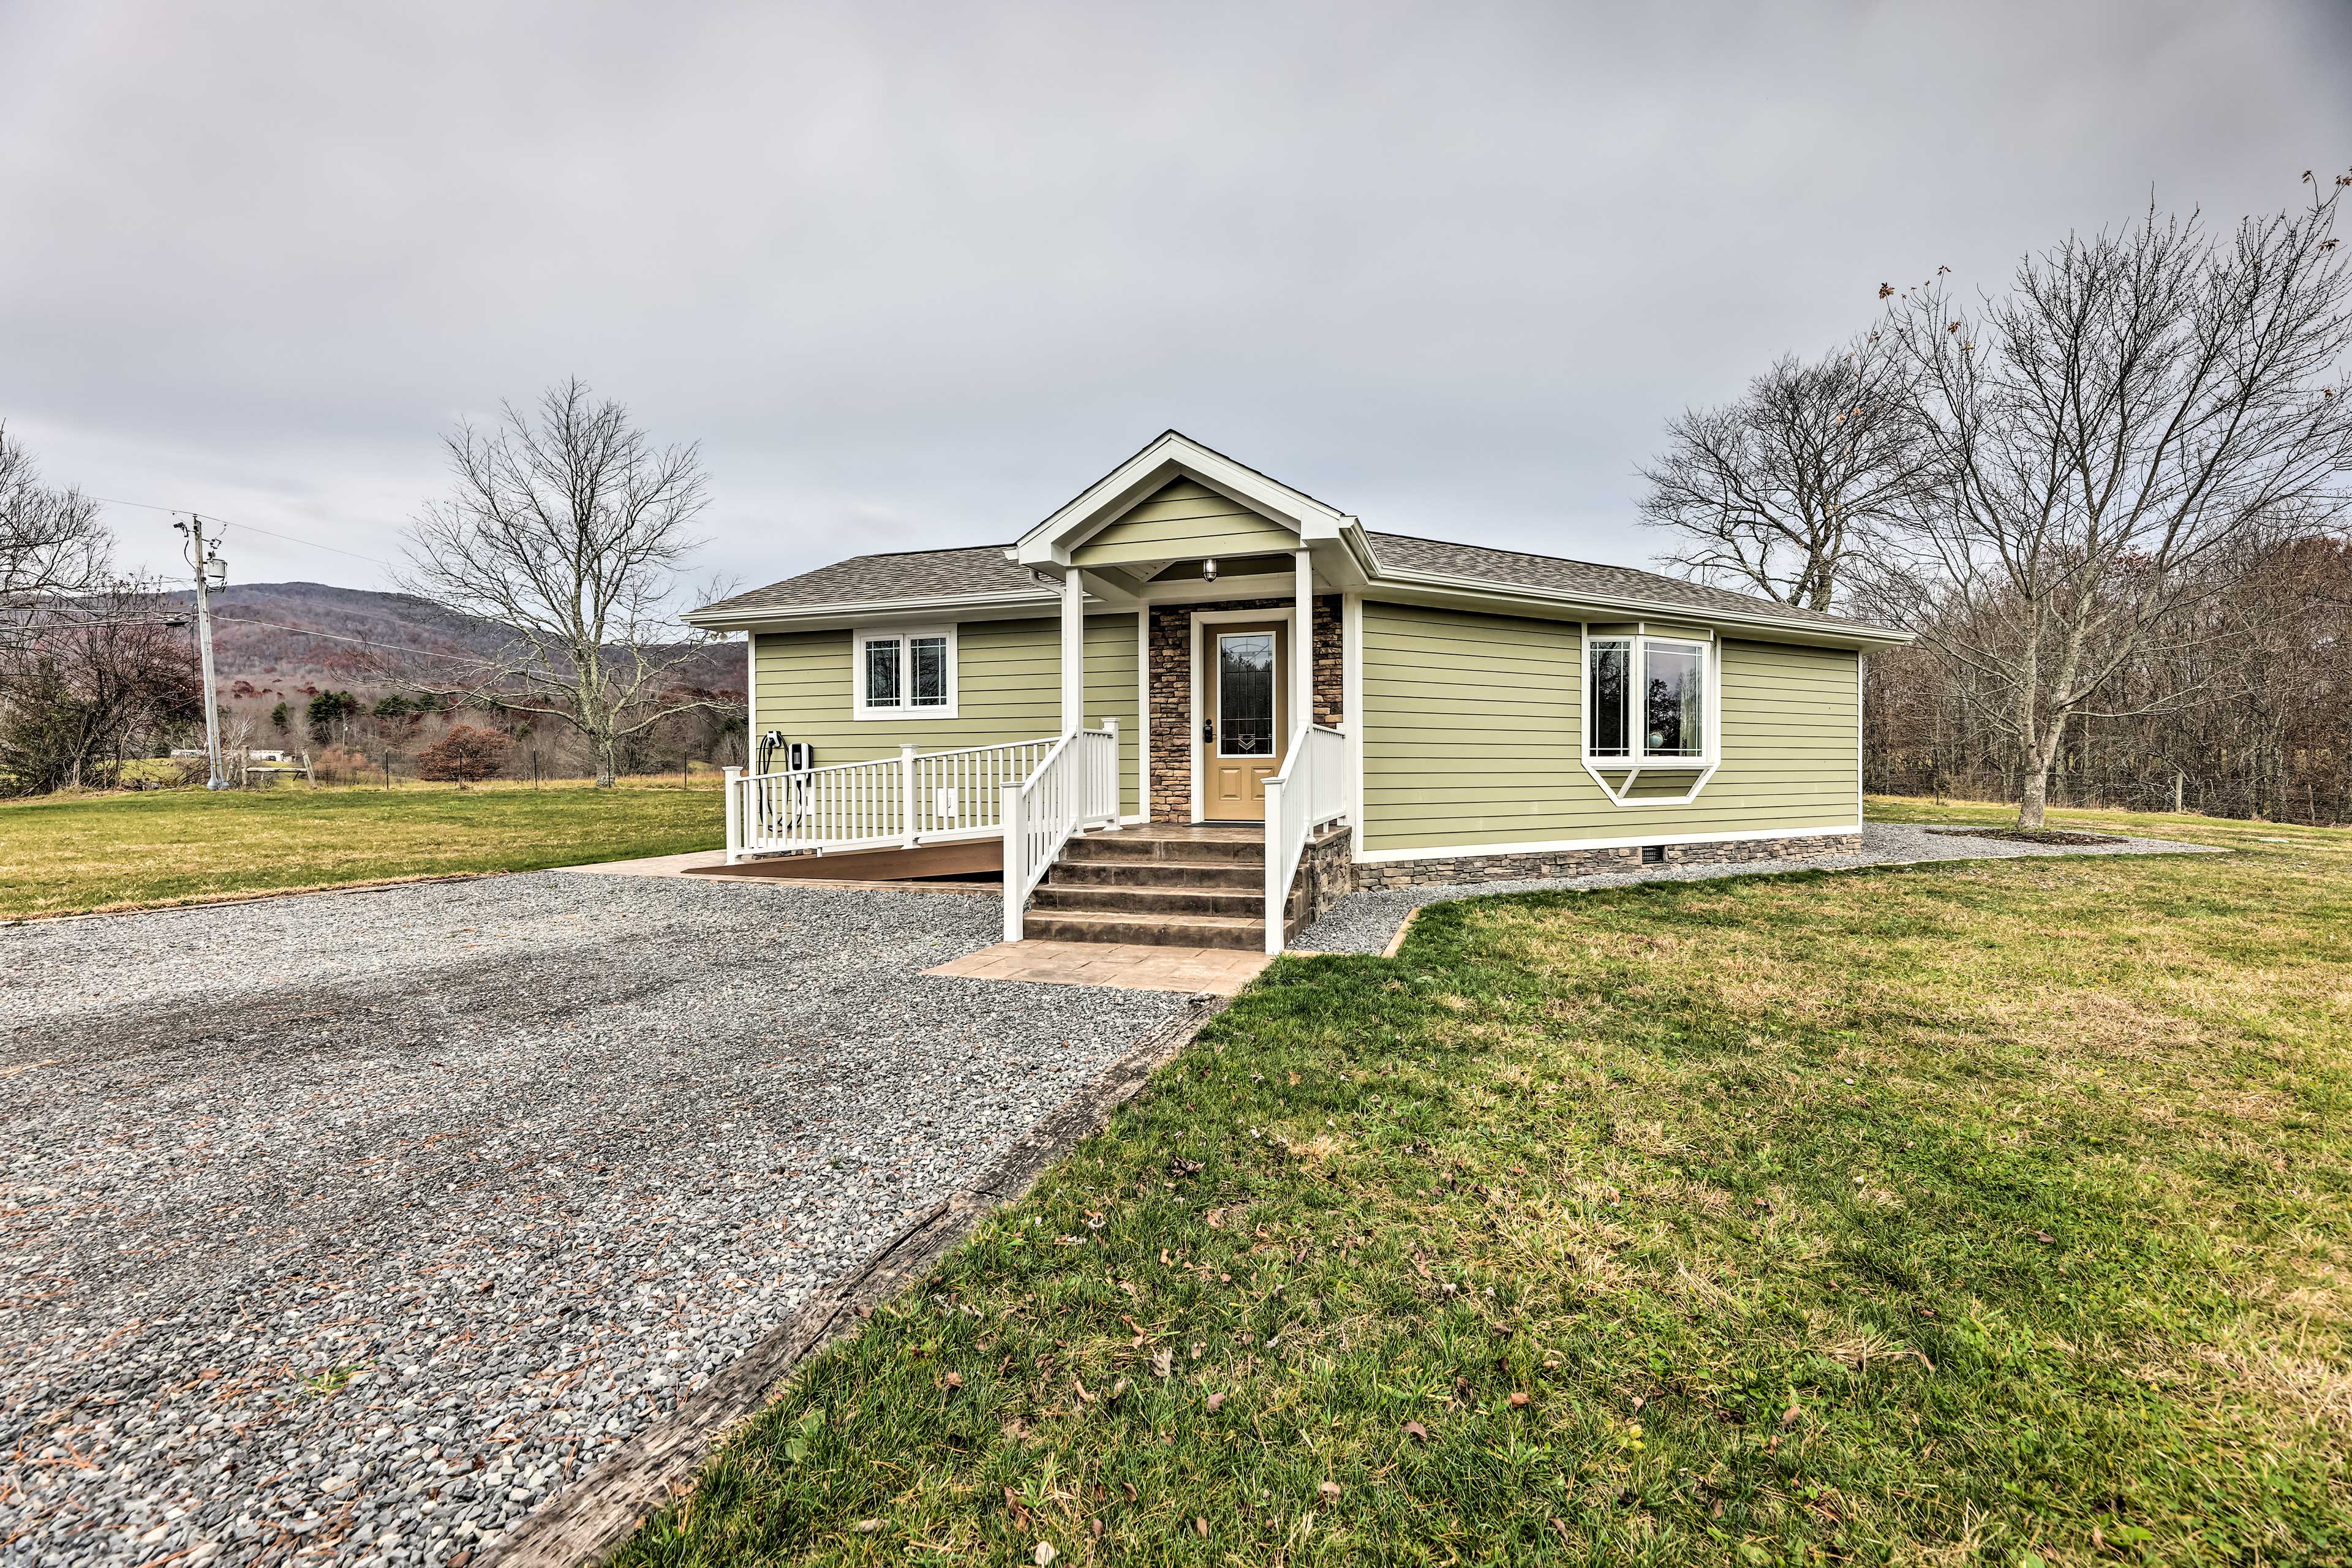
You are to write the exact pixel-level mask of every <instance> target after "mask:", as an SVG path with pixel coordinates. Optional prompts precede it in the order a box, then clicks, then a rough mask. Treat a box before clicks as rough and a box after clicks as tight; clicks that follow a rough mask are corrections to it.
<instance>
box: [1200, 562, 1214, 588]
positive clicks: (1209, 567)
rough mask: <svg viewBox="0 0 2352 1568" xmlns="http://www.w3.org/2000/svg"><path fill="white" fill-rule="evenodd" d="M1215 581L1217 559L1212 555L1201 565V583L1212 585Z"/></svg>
mask: <svg viewBox="0 0 2352 1568" xmlns="http://www.w3.org/2000/svg"><path fill="white" fill-rule="evenodd" d="M1216 580H1217V558H1216V557H1215V556H1213V555H1212V556H1210V557H1209V558H1208V559H1207V560H1206V561H1203V562H1202V563H1201V581H1202V582H1203V583H1213V582H1215V581H1216Z"/></svg>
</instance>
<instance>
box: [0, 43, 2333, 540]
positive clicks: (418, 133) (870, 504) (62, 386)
mask: <svg viewBox="0 0 2352 1568" xmlns="http://www.w3.org/2000/svg"><path fill="white" fill-rule="evenodd" d="M1650 9H1654V10H1655V11H1657V12H1659V13H1662V15H1651V14H1649V9H1645V8H1638V7H1625V6H1591V7H1573V8H1571V7H1562V6H1557V5H1525V6H1477V5H1447V6H1417V7H1416V6H1380V5H1331V6H1267V5H1234V6H1218V5H1185V6H1151V7H1140V6H1136V7H1107V6H1102V5H1038V6H960V5H955V6H951V5H940V6H914V5H841V6H792V7H770V6H742V7H736V8H721V7H659V6H652V5H638V6H622V5H593V4H575V5H562V6H495V5H446V6H431V5H399V6H373V7H362V6H347V7H300V8H293V7H283V6H253V7H247V8H239V7H235V6H203V7H191V6H177V5H163V4H156V5H105V4H89V5H74V6H55V5H13V6H0V415H5V416H6V417H7V419H8V420H9V422H10V424H11V426H12V428H13V429H15V430H16V432H17V433H18V434H20V435H22V436H24V437H26V438H27V439H29V440H31V441H33V442H34V443H35V444H36V445H37V447H39V449H40V451H41V453H42V455H43V458H44V461H45V465H46V467H47V471H48V473H49V474H50V476H51V477H52V478H53V479H72V480H76V481H79V482H80V483H82V484H83V485H84V486H85V487H86V488H88V489H91V490H93V491H96V492H97V493H99V494H101V495H110V496H111V495H119V496H124V497H127V498H129V499H133V500H159V501H163V502H165V503H168V504H173V505H196V506H205V507H208V508H212V509H214V510H218V511H220V512H221V513H223V514H225V515H227V516H229V517H231V518H243V519H246V520H247V521H252V522H254V523H257V524H258V525H261V526H264V527H269V528H274V529H277V530H279V531H284V532H288V533H294V534H300V535H303V536H305V537H309V538H312V539H316V540H319V541H321V542H328V543H334V544H339V545H341V546H343V547H344V548H347V549H350V550H352V551H356V552H361V553H362V554H368V555H382V554H386V553H389V552H390V550H391V548H392V543H393V541H394V536H395V534H396V532H397V529H398V526H399V523H400V521H401V519H402V518H403V517H404V515H405V513H406V512H407V511H408V510H410V509H411V508H413V507H414V505H415V502H416V500H418V499H419V498H421V497H423V496H425V495H426V494H429V493H431V492H433V491H434V490H436V489H437V488H438V487H439V484H440V482H441V480H440V469H439V458H438V453H437V450H436V445H435V437H436V434H437V433H438V432H439V431H440V430H442V429H444V428H446V427H447V426H449V425H450V424H451V423H452V422H453V421H454V420H456V419H457V418H458V417H460V416H467V415H473V416H481V415H483V414H486V413H487V412H488V411H489V410H491V409H493V408H494V407H495V405H496V404H497V403H498V401H499V399H500V398H501V397H513V398H517V399H521V398H527V397H529V396H530V395H532V394H533V393H535V392H536V390H537V389H538V388H539V387H541V385H543V384H546V383H547V382H549V381H551V380H552V379H554V378H556V377H558V376H561V375H563V374H572V373H575V372H576V373H578V374H582V375H583V376H586V377H587V378H588V379H589V380H591V381H592V382H593V384H596V385H597V386H598V387H599V388H600V389H601V390H603V391H605V392H607V393H610V394H612V395H615V396H619V397H621V398H623V399H624V400H625V401H627V402H628V403H629V404H630V405H632V406H633V407H634V408H635V410H636V411H637V412H638V414H639V415H640V416H641V417H642V418H643V419H644V420H645V421H646V423H647V424H648V425H649V426H651V427H652V428H653V429H654V430H655V431H656V433H657V434H659V435H661V436H663V437H667V438H673V439H687V438H699V439H701V440H702V441H703V442H704V446H705V449H706V452H707V454H708V458H709V464H710V467H711V469H712V473H713V478H714V481H715V489H716V493H717V496H718V501H717V504H716V505H715V506H714V508H713V510H712V512H711V514H710V517H709V532H710V533H711V535H712V538H713V544H712V548H711V552H710V554H711V559H712V563H713V564H715V565H722V566H725V567H728V568H730V569H732V570H734V571H736V572H739V573H740V574H743V575H745V576H747V577H750V578H752V579H755V580H762V581H764V580H767V579H769V578H772V577H776V576H781V575H783V574H786V573H788V572H791V571H795V570H799V569H801V568H803V567H805V566H808V565H812V564H814V563H819V562H822V561H824V560H827V559H832V558H835V557H837V556H839V555H842V554H845V553H848V552H852V551H854V550H857V549H866V548H905V547H908V546H915V545H922V544H931V543H940V544H949V543H969V542H976V541H983V540H990V539H997V538H1003V537H1006V536H1009V535H1010V534H1011V533H1013V532H1014V531H1017V530H1018V529H1019V528H1020V527H1022V526H1024V524H1026V523H1027V522H1029V521H1034V519H1035V518H1036V517H1037V516H1039V515H1041V514H1042V513H1043V512H1044V511H1045V510H1047V509H1049V508H1050V507H1052V506H1053V505H1055V503H1057V502H1058V501H1059V500H1063V499H1065V498H1066V496H1067V495H1068V494H1069V493H1070V492H1072V491H1073V490H1075V489H1076V488H1077V487H1078V486H1079V484H1081V483H1083V482H1084V481H1085V480H1086V479H1089V478H1091V477H1093V475H1095V474H1096V473H1097V472H1099V471H1100V470H1101V469H1103V468H1106V467H1108V465H1109V464H1110V463H1111V462H1112V461H1114V460H1116V459H1117V458H1119V457H1121V456H1123V455H1124V454H1125V453H1126V452H1128V451H1129V450H1130V449H1132V448H1133V447H1135V446H1137V445H1138V444H1139V443H1140V442H1141V441H1142V440H1144V439H1145V438H1147V437H1150V435H1152V434H1153V433H1155V432H1157V431H1158V430H1160V429H1161V428H1163V427H1165V426H1171V425H1172V426H1179V427H1181V428H1183V429H1186V430H1188V431H1190V432H1192V434H1194V435H1197V436H1199V437H1202V439H1204V440H1207V441H1209V442H1211V443H1212V444H1213V445H1216V446H1218V447H1223V448H1224V449H1226V450H1229V451H1232V452H1234V454H1235V455H1237V456H1239V457H1242V458H1244V459H1245V460H1248V461H1250V462H1253V463H1255V464H1257V465H1259V466H1261V467H1264V468H1268V469H1269V470H1271V471H1272V472H1275V473H1276V474H1277V475H1280V476H1281V477H1283V478H1286V479H1292V480H1294V481H1295V482H1297V483H1299V484H1300V485H1302V486H1303V487H1304V488H1306V489H1309V490H1312V491H1314V492H1315V493H1317V494H1319V495H1326V496H1328V497H1329V498H1331V499H1332V500H1335V501H1338V502H1339V503H1340V504H1343V505H1345V506H1348V507H1349V508H1350V509H1351V510H1356V511H1357V512H1359V513H1360V514H1361V515H1362V516H1363V517H1364V518H1365V520H1366V521H1367V523H1368V524H1370V526H1373V527H1376V528H1381V529H1384V530H1389V531H1401V532H1419V533H1427V534H1433V535H1438V536H1442V537H1446V538H1453V539H1458V540H1464V541H1467V542H1479V543H1491V544H1497V545H1505V546H1513V547H1517V548H1523V549H1534V550H1542V551H1550V552H1560V553H1568V554H1575V555H1582V556H1587V557H1591V558H1595V559H1601V560H1607V561H1615V562H1622V563H1638V562H1639V561H1641V560H1642V559H1643V556H1644V555H1645V554H1646V552H1647V549H1648V545H1647V542H1646V541H1645V540H1644V539H1643V538H1642V537H1641V535H1640V532H1639V531H1638V530H1636V529H1635V528H1633V525H1632V523H1631V504H1630V503H1631V500H1632V498H1633V493H1634V480H1633V466H1634V464H1635V463H1637V462H1639V461H1640V460H1641V459H1642V458H1644V457H1646V456H1647V455H1648V454H1649V453H1650V451H1651V450H1652V448H1653V447H1654V442H1655V439H1656V436H1657V432H1658V429H1659V427H1660V426H1661V424H1662V422H1663V421H1664V418H1665V417H1666V416H1668V415H1669V414H1670V413H1671V412H1673V411H1674V410H1675V409H1676V408H1678V407H1680V406H1681V405H1684V404H1686V403H1690V402H1705V401H1711V400H1715V399H1718V398H1721V397H1723V396H1725V395H1727V394H1728V393H1730V392H1731V391H1733V390H1734V389H1735V388H1736V387H1737V386H1738V384H1739V383H1740V382H1741V381H1742V380H1743V379H1744V378H1745V377H1746V376H1747V375H1748V374H1752V373H1753V371H1754V370H1756V369H1757V368H1759V366H1760V365H1761V364H1762V363H1764V362H1765V361H1767V360H1769V358H1770V356H1771V355H1773V354H1774V353H1779V352H1780V351H1782V350H1784V349H1795V350H1800V351H1811V350H1815V349H1818V348H1821V347H1823V346H1826V345H1827V344H1828V343H1830V342H1833V341H1835V340H1836V339H1837V338H1839V337H1841V336H1843V334H1845V333H1847V332H1849V331H1853V330H1854V329H1855V328H1857V327H1859V326H1862V325H1864V323H1866V321H1868V320H1869V319H1870V317H1871V315H1872V313H1873V310H1874V300H1873V299H1872V290H1873V289H1874V288H1875V286H1876V285H1877V283H1878V282H1879V281H1880V280H1881V279H1895V280H1896V281H1898V282H1899V281H1903V280H1906V279H1913V278H1916V277H1918V276H1923V275H1924V274H1925V273H1926V272H1927V270H1929V269H1932V268H1934V267H1935V266H1936V265H1937V264H1948V265H1950V266H1952V267H1953V268H1956V270H1957V271H1958V274H1959V275H1960V277H1961V278H1962V279H1964V280H1966V281H1967V282H1969V283H1972V284H1973V283H1981V284H1984V285H1987V286H1994V285H1997V284H1998V283H1999V281H2000V279H2001V278H2002V277H2003V276H2004V275H2005V273H2006V271H2007V269H2008V268H2009V266H2010V265H2011V263H2012V262H2013V260H2014V258H2016V257H2017V255H2018V254H2019V253H2020V252H2021V251H2023V250H2025V249H2027V248H2029V247H2037V246H2041V245H2045V244H2048V243H2050V242H2051V241H2053V240H2055V239H2056V238H2058V237H2061V236H2062V235H2063V233H2064V232H2065V231H2066V230H2067V228H2069V227H2070V226H2096V225H2098V224H2101V223H2106V222H2113V221H2116V220H2118V219H2120V218H2123V217H2125V216H2128V215H2129V214H2130V213H2131V212H2132V211H2133V210H2134V208H2135V207H2136V206H2137V205H2139V204H2141V203H2144V202H2145V201H2147V199H2148V196H2149V194H2150V192H2151V190H2153V191H2154V193H2155V194H2156V195H2157V196H2158V199H2160V200H2162V201H2164V202H2166V203H2167V204H2168V205H2189V204H2191V203H2201V204H2203V205H2205V206H2206V207H2207V209H2208V210H2209V211H2210V212H2213V213H2215V214H2217V215H2221V216H2224V217H2228V216H2234V215H2236V214H2237V213H2239V212H2242V211H2247V210H2256V209H2261V208H2273V209H2274V208H2276V207H2278V206H2281V205H2284V204H2286V203H2288V202H2292V201H2294V200H2295V199H2297V198H2298V197H2299V196H2300V195H2301V188H2300V187H2299V186H2298V185H2297V184H2295V176H2296V175H2297V174H2299V173H2300V172H2301V171H2302V170H2303V169H2304V168H2305V167H2310V166H2318V167H2323V168H2326V167H2336V166H2341V165H2343V164H2344V163H2347V162H2352V98H2347V94H2345V93H2344V92H2343V90H2342V87H2341V83H2342V81H2343V80H2344V79H2346V76H2347V66H2352V47H2347V46H2352V23H2347V13H2346V12H2345V11H2344V10H2342V9H2341V8H2338V7H2335V6H2328V5H2315V6H2311V7H2307V8H2297V7H2292V6H2243V7H2215V6H2208V5H2187V4H2172V5H2163V4H2135V3H2130V0H2123V3H2117V4H2109V5H2070V6H2065V7H2053V6H2048V5H2013V6H2002V5H1974V6H1966V7H1952V6H1946V7H1938V8H1928V7H1913V6H1897V5H1820V6H1815V7H1811V8H1796V7H1770V8H1759V7H1753V6H1747V5H1718V6H1709V7H1659V8H1650ZM116 521H117V522H118V525H119V526H121V528H122V530H123V531H124V533H125V535H126V537H127V538H131V540H132V541H133V542H134V544H140V542H142V541H144V540H145V539H146V538H147V537H148V536H149V535H152V534H154V533H156V532H157V531H159V530H158V527H157V525H156V524H155V522H154V521H152V519H150V518H147V517H144V516H142V514H137V513H132V512H123V513H120V514H118V515H117V518H116ZM142 531H143V532H142ZM232 543H233V545H234V546H235V549H236V560H237V562H238V569H239V573H240V575H241V576H243V577H245V578H247V580H250V579H253V578H256V577H284V576H294V575H301V576H311V577H320V578H325V579H327V580H330V581H336V582H346V583H352V584H362V585H366V584H372V583H373V582H375V581H376V580H377V574H375V573H374V570H373V568H372V567H370V566H369V565H368V564H367V563H364V562H360V561H354V560H351V559H348V558H342V557H336V556H331V555H325V554H320V553H316V552H304V551H300V550H297V549H294V548H291V547H281V546H278V545H277V544H275V543H272V542H268V541H267V540H264V539H262V538H260V537H258V536H253V535H247V536H237V535H234V534H233V535H232ZM141 547H143V545H142V546H141ZM154 553H155V555H156V557H157V559H159V560H161V559H163V558H164V552H163V551H162V549H161V548H160V545H159V546H158V547H157V548H156V550H155V552H154Z"/></svg>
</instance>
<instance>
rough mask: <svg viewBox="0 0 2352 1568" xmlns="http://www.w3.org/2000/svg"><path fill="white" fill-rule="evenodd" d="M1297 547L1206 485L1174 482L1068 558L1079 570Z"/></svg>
mask: <svg viewBox="0 0 2352 1568" xmlns="http://www.w3.org/2000/svg"><path fill="white" fill-rule="evenodd" d="M1297 548H1298V535H1297V534H1296V533H1294V532H1292V531H1290V530H1289V529H1287V528H1285V527H1283V526H1282V525H1281V524H1280V523H1278V522H1276V521H1272V520H1271V519H1268V518H1265V517H1263V516H1261V515H1259V514H1258V513H1256V512H1255V511H1252V510H1250V509H1249V508H1247V507H1245V506H1244V505H1242V503H1241V502H1239V501H1237V500H1227V499H1226V498H1225V497H1223V496H1221V495H1219V494H1217V493H1216V491H1214V490H1212V489H1208V488H1207V487H1206V486H1203V485H1200V484H1196V483H1194V482H1193V481H1192V480H1191V479H1176V480H1172V481H1171V482H1170V483H1169V484H1168V485H1167V486H1166V487H1165V488H1163V489H1160V490H1158V491H1156V492H1155V493H1154V494H1153V495H1152V497H1151V499H1150V500H1145V501H1139V502H1138V503H1137V504H1136V505H1135V506H1134V508H1133V509H1131V510H1129V511H1128V512H1127V513H1126V514H1125V515H1124V516H1122V517H1121V518H1120V519H1119V520H1118V521H1117V522H1114V523H1111V524H1109V525H1108V526H1107V527H1105V528H1103V529H1101V530H1099V531H1097V532H1096V534H1095V535H1094V536H1093V537H1092V538H1090V539H1088V540H1087V542H1085V543H1084V544H1082V545H1080V546H1079V547H1078V548H1077V549H1076V550H1075V551H1073V552H1071V555H1070V558H1071V559H1072V560H1073V561H1076V563H1078V564H1079V565H1081V566H1125V565H1130V564H1133V563H1138V562H1159V561H1189V560H1192V559H1194V558H1196V557H1199V556H1203V555H1227V556H1231V555H1247V554H1253V553H1257V554H1263V553H1265V552H1269V551H1277V550H1296V549H1297Z"/></svg>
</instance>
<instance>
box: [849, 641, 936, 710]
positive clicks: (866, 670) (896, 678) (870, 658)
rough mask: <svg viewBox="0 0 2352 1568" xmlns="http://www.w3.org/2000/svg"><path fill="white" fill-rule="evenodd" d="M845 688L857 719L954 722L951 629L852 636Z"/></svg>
mask: <svg viewBox="0 0 2352 1568" xmlns="http://www.w3.org/2000/svg"><path fill="white" fill-rule="evenodd" d="M849 684H850V690H851V693H852V696H853V700H854V703H855V711H856V717H858V718H860V719H952V718H954V717H955V716H956V634H955V627H953V626H881V627H875V628H872V629H860V630H858V631H857V632H856V633H853V634H852V635H851V637H850V641H849Z"/></svg>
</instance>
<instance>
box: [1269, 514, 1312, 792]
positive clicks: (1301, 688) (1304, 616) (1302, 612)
mask: <svg viewBox="0 0 2352 1568" xmlns="http://www.w3.org/2000/svg"><path fill="white" fill-rule="evenodd" d="M1290 558H1291V560H1292V561H1294V562H1295V563H1297V568H1298V613H1297V618H1296V619H1294V620H1293V621H1292V622H1291V626H1290V644H1291V647H1290V728H1291V729H1292V730H1293V731H1297V728H1298V726H1300V725H1301V724H1312V723H1313V722H1315V563H1314V560H1313V558H1312V557H1310V556H1309V555H1308V554H1307V550H1306V548H1305V547H1304V546H1301V547H1300V548H1298V549H1297V550H1294V551H1292V552H1290ZM1267 809H1268V812H1269V814H1270V813H1271V811H1272V807H1271V806H1269V807H1268V808H1267Z"/></svg>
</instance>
